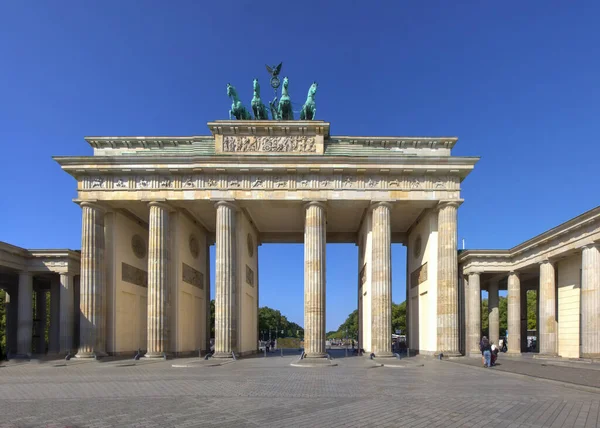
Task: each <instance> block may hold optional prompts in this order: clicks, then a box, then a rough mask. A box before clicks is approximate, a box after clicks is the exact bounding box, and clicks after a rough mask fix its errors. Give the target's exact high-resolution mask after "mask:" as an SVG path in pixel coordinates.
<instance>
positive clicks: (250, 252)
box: [246, 234, 254, 257]
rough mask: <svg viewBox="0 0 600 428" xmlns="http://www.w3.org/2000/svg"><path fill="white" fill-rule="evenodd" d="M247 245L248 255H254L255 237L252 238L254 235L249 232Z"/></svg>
mask: <svg viewBox="0 0 600 428" xmlns="http://www.w3.org/2000/svg"><path fill="white" fill-rule="evenodd" d="M246 245H248V255H249V256H250V257H253V256H254V239H252V235H251V234H248V237H247V238H246Z"/></svg>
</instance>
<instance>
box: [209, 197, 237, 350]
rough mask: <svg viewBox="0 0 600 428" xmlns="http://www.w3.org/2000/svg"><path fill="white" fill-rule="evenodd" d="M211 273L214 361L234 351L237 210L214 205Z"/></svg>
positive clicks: (229, 206)
mask: <svg viewBox="0 0 600 428" xmlns="http://www.w3.org/2000/svg"><path fill="white" fill-rule="evenodd" d="M216 206H217V227H216V243H215V245H216V270H215V282H216V284H215V285H216V287H215V288H216V289H215V352H214V357H215V358H232V352H235V351H237V293H236V291H237V290H236V287H237V281H236V278H237V277H236V274H237V272H236V266H237V257H236V242H235V241H236V239H235V236H236V220H237V207H236V206H235V205H234V204H233V203H231V202H226V201H220V202H217V204H216Z"/></svg>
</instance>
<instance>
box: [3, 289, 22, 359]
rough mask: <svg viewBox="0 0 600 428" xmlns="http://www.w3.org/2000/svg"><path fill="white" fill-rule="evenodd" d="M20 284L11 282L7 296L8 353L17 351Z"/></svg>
mask: <svg viewBox="0 0 600 428" xmlns="http://www.w3.org/2000/svg"><path fill="white" fill-rule="evenodd" d="M17 287H18V284H11V286H10V288H9V289H8V290H7V292H6V294H5V296H6V300H5V302H4V303H5V305H6V306H5V307H6V349H5V352H6V353H7V354H8V353H9V352H10V353H11V354H14V353H15V352H17V326H18V324H19V299H18V297H19V294H18V291H17V290H18V288H17Z"/></svg>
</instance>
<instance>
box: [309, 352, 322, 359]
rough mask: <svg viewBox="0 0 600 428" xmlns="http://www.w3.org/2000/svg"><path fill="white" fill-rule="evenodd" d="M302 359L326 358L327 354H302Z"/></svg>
mask: <svg viewBox="0 0 600 428" xmlns="http://www.w3.org/2000/svg"><path fill="white" fill-rule="evenodd" d="M304 358H314V359H317V358H327V354H326V353H325V352H315V353H312V354H309V353H306V354H304Z"/></svg>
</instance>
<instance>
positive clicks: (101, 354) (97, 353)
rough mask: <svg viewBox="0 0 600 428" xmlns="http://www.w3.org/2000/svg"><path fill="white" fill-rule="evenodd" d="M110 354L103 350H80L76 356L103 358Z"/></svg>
mask: <svg viewBox="0 0 600 428" xmlns="http://www.w3.org/2000/svg"><path fill="white" fill-rule="evenodd" d="M106 356H108V354H107V353H106V352H102V351H95V352H82V351H79V352H77V354H75V358H95V359H98V358H102V357H106Z"/></svg>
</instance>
